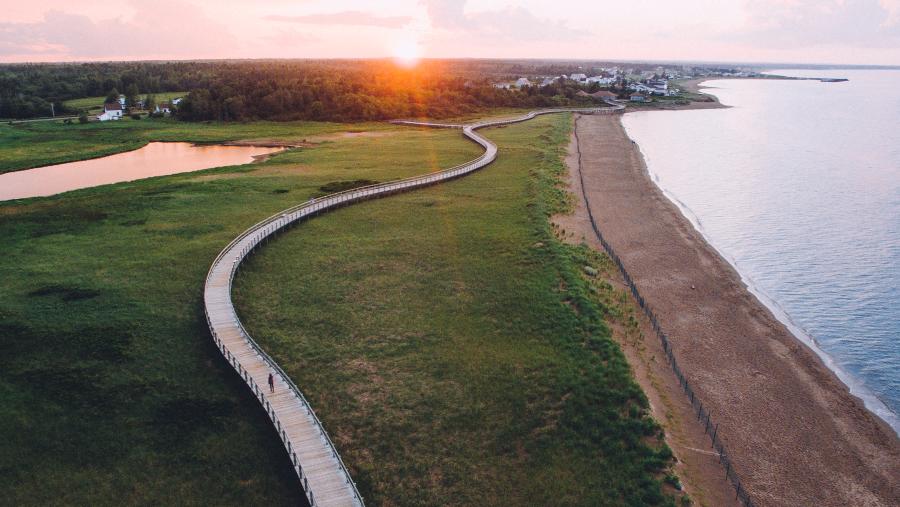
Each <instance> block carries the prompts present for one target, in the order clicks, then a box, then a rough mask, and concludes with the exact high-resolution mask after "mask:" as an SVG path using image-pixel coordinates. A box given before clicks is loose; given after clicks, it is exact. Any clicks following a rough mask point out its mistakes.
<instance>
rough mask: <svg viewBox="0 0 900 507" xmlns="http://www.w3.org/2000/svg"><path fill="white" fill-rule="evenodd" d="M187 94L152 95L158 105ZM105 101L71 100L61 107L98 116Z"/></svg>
mask: <svg viewBox="0 0 900 507" xmlns="http://www.w3.org/2000/svg"><path fill="white" fill-rule="evenodd" d="M187 93H188V92H161V93H154V94H153V96H154V97H156V103H157V104H160V103H162V102H168V101H170V100H172V99H177V98H178V97H184V96H186V95H187ZM146 96H147V95H146V94H143V93H142V94H141V95H140V98H142V99H143V98H144V97H146ZM105 100H106V96H105V95H104V96H102V97H84V98H80V99H71V100H67V101H65V102H63V105H64V106H66V107H67V108H69V109H72V110H80V111H85V112H86V113H88V114H100V113H102V112H103V102H104V101H105Z"/></svg>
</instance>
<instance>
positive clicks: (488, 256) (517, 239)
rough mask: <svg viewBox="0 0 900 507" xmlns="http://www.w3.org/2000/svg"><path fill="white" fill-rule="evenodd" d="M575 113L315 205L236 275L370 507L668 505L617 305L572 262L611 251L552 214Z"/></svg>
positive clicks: (268, 343) (241, 294)
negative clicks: (469, 167)
mask: <svg viewBox="0 0 900 507" xmlns="http://www.w3.org/2000/svg"><path fill="white" fill-rule="evenodd" d="M570 121H571V120H570V118H568V117H567V116H564V115H558V116H555V117H542V118H539V119H537V120H533V121H531V122H528V123H525V124H519V125H515V126H510V127H506V128H501V129H493V130H489V131H487V132H486V135H487V136H489V137H491V138H492V139H494V140H496V141H497V142H498V144H499V146H500V150H501V151H500V153H501V155H500V159H499V160H498V162H497V163H495V164H494V165H492V166H490V167H489V168H487V169H486V170H484V171H483V172H480V173H477V174H475V175H472V176H469V177H466V178H464V179H462V180H458V181H455V182H452V183H449V184H446V185H442V186H438V187H433V188H430V189H426V190H422V191H417V192H414V193H411V194H404V195H399V196H394V197H391V198H389V199H385V200H379V201H374V202H369V203H364V204H361V205H356V206H352V207H350V208H346V209H341V210H339V211H337V212H334V213H330V214H327V215H325V216H323V217H321V218H317V219H315V220H313V221H311V222H309V223H307V224H304V225H302V226H301V227H300V228H298V229H295V230H294V231H293V232H291V233H290V234H288V235H286V236H283V237H282V238H281V239H279V240H277V241H275V242H273V243H271V244H270V245H269V246H267V247H266V248H265V249H263V250H262V251H261V252H260V253H259V254H257V255H256V256H254V257H252V258H251V260H250V261H249V264H248V265H247V267H246V268H244V269H243V270H242V271H241V272H240V274H239V277H238V280H237V283H236V288H235V293H236V298H235V299H236V304H237V306H238V312H239V314H240V315H242V318H243V319H244V321H245V323H246V325H247V327H248V329H249V330H250V332H251V334H252V335H253V336H255V337H256V339H257V340H258V341H259V342H260V343H261V344H262V345H263V347H264V348H266V349H267V350H268V351H270V352H271V353H272V354H273V356H274V357H275V358H276V360H278V361H279V363H280V364H281V365H282V366H283V367H284V368H285V369H286V370H287V371H288V373H289V374H290V375H291V376H292V378H294V380H295V381H297V384H298V385H299V386H300V387H301V389H303V390H304V392H305V393H306V394H307V396H308V397H309V399H310V400H311V402H312V403H313V406H315V407H316V408H317V410H318V413H319V414H320V417H321V418H322V419H323V421H324V423H325V425H326V427H328V428H329V429H330V432H331V433H332V435H333V437H334V439H335V442H336V445H337V446H338V448H339V450H340V452H341V454H342V456H343V457H344V459H345V461H346V462H347V463H348V466H349V467H350V468H351V471H352V472H353V474H354V477H355V478H356V480H357V482H358V484H359V487H360V489H361V492H362V494H363V496H364V497H366V498H367V499H368V500H369V501H371V502H372V503H373V504H374V505H416V506H419V505H435V506H438V505H656V504H666V503H671V502H672V499H671V498H669V497H665V496H663V495H662V494H661V486H660V484H659V483H658V482H657V480H656V479H655V478H654V474H656V473H658V472H660V471H662V470H663V469H665V468H666V467H667V466H668V464H669V457H670V454H669V451H668V449H667V448H666V447H665V446H664V445H660V444H659V442H658V441H657V436H658V435H659V434H658V430H657V428H656V425H655V423H654V422H652V421H651V420H650V419H648V418H647V417H646V415H645V413H646V401H645V399H644V396H643V394H642V393H641V392H640V390H639V388H638V387H637V386H636V384H635V383H634V382H633V380H632V378H631V375H630V371H629V368H628V366H627V364H626V362H625V360H624V358H623V356H622V354H621V352H620V350H619V349H618V347H617V346H616V345H615V344H614V343H613V342H612V341H611V339H610V333H609V328H608V327H607V325H606V323H605V320H606V319H614V318H616V317H615V316H617V315H623V313H622V311H621V309H619V308H618V307H617V306H616V305H617V304H618V303H616V302H615V301H614V300H615V298H614V297H610V295H611V292H612V288H611V287H610V286H606V285H603V284H602V283H601V282H596V283H594V282H592V281H591V280H590V277H586V276H584V275H583V273H584V270H583V267H584V266H585V265H594V266H595V267H600V268H605V267H608V266H605V265H604V261H603V259H602V258H601V257H600V256H598V255H596V254H591V253H589V251H588V250H587V249H586V248H585V249H581V248H573V247H567V246H564V245H562V244H561V243H560V242H558V241H557V240H556V239H555V237H554V235H553V234H552V232H551V228H550V226H549V223H548V214H549V213H551V212H554V211H559V210H561V209H563V208H565V207H566V205H567V199H566V198H565V195H566V194H564V193H562V192H561V191H560V190H559V188H558V187H557V186H556V183H557V179H556V177H557V176H558V175H559V174H560V172H561V171H562V165H561V162H560V154H561V151H560V150H561V146H564V144H565V143H566V141H567V139H568V133H569V132H570ZM592 287H593V288H592ZM601 295H602V296H603V297H601ZM604 299H605V303H604V302H603V301H604Z"/></svg>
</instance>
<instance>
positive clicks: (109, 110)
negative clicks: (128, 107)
mask: <svg viewBox="0 0 900 507" xmlns="http://www.w3.org/2000/svg"><path fill="white" fill-rule="evenodd" d="M121 117H122V104H120V103H119V102H107V103H106V104H103V113H101V114H100V115H98V116H97V119H98V120H100V121H109V120H118V119H119V118H121Z"/></svg>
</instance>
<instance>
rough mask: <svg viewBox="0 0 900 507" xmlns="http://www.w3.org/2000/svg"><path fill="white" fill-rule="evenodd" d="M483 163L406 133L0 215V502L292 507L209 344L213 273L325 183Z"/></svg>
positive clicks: (431, 137)
mask: <svg viewBox="0 0 900 507" xmlns="http://www.w3.org/2000/svg"><path fill="white" fill-rule="evenodd" d="M163 124H164V125H167V123H166V122H164V123H163ZM126 125H127V124H126V123H124V122H123V123H122V125H116V126H114V127H113V128H114V129H124V130H126V131H127V130H128V128H127V126H126ZM209 127H210V126H207V128H209ZM211 127H212V128H213V129H216V128H218V129H219V131H220V132H223V133H231V132H234V131H235V130H240V129H246V131H248V132H252V133H253V134H254V135H256V134H258V133H260V132H265V133H266V135H282V136H284V137H290V136H294V135H302V134H303V131H302V128H304V127H303V126H302V125H297V124H293V125H292V124H284V125H276V124H271V125H270V124H261V125H243V126H242V125H234V126H221V127H219V126H215V125H213V126H211ZM298 127H300V128H298ZM338 128H339V127H337V126H331V125H328V124H325V125H321V126H316V125H310V126H309V127H306V129H307V132H322V131H326V130H336V129H338ZM344 128H346V127H344ZM166 129H167V130H165V131H167V132H175V134H172V135H178V132H179V130H177V129H182V130H180V132H193V133H195V134H196V135H198V136H200V135H203V131H202V127H201V126H193V125H186V126H182V125H179V124H173V125H171V126H167V127H166ZM36 130H38V131H39V132H40V131H41V130H42V129H40V128H39V129H36ZM357 130H358V129H357ZM298 131H299V132H298ZM137 132H140V131H137ZM207 134H208V133H207ZM121 135H122V137H123V138H125V133H124V132H123V133H122V134H121ZM209 135H210V136H211V135H213V134H209ZM0 153H5V149H0ZM478 153H479V150H478V148H477V146H475V145H473V144H471V143H468V142H466V141H464V140H463V139H462V137H461V135H460V133H459V132H456V131H447V130H421V129H409V128H406V129H400V128H395V130H394V131H393V132H392V133H390V134H389V135H382V136H380V137H379V136H368V137H367V136H359V137H337V138H335V139H333V140H331V141H328V142H324V143H321V144H317V145H315V146H313V147H310V148H304V149H299V150H293V151H289V152H287V153H284V154H281V155H278V156H275V157H272V158H271V159H269V160H268V161H267V162H265V163H262V164H255V165H247V166H241V167H234V168H224V169H218V170H208V171H202V172H196V173H187V174H180V175H173V176H166V177H161V178H153V179H147V180H142V181H135V182H128V183H121V184H117V185H112V186H105V187H100V188H93V189H83V190H77V191H74V192H70V193H67V194H63V195H60V196H55V197H49V198H37V199H28V200H21V201H11V202H6V203H0V237H2V238H3V241H2V242H0V255H2V258H3V259H4V262H3V263H2V264H0V279H2V280H3V284H2V285H0V327H2V329H0V348H2V350H3V354H2V355H0V434H2V435H3V436H4V438H3V439H2V440H0V471H2V472H0V490H2V491H3V502H2V503H9V504H12V505H47V504H74V505H114V504H115V505H121V504H143V505H153V504H156V505H168V504H172V503H178V504H185V505H190V504H198V505H199V504H203V505H208V504H209V503H211V502H212V503H215V504H223V505H229V504H241V505H296V504H297V503H298V502H300V496H301V495H300V493H299V483H298V481H297V480H296V477H295V476H294V475H292V472H291V466H290V462H289V461H288V459H287V457H286V453H284V451H283V449H282V448H281V445H280V442H279V441H278V439H277V436H276V435H275V433H274V431H273V430H272V428H271V425H270V424H269V422H268V419H267V418H266V417H265V414H264V412H263V411H262V410H260V409H259V407H258V404H257V402H256V401H255V400H254V399H253V397H252V396H251V395H250V394H249V392H248V391H247V389H246V387H245V386H244V385H243V384H242V383H241V382H240V381H239V379H238V377H237V376H236V375H235V374H234V373H233V371H232V370H231V369H230V367H229V366H228V365H227V364H226V363H225V362H224V361H223V360H222V359H221V358H220V355H219V353H218V352H217V350H216V349H215V347H214V346H213V345H212V341H211V339H210V337H209V331H208V329H207V328H206V325H205V321H204V318H203V311H202V287H203V280H204V277H205V275H206V271H207V269H208V268H209V264H210V263H211V262H212V259H213V258H214V257H215V255H216V254H217V253H218V251H219V250H220V249H221V248H222V247H223V246H224V245H225V244H226V243H228V241H230V240H231V238H233V237H234V236H235V235H237V234H238V233H240V232H241V231H242V230H243V229H244V228H246V227H247V226H249V225H251V224H253V223H255V222H256V221H258V220H259V219H261V218H263V217H265V216H268V215H270V214H272V213H275V212H277V211H279V210H281V209H284V208H286V207H289V206H291V205H293V204H296V203H298V202H302V201H304V200H306V199H308V197H309V196H311V195H313V194H315V193H316V192H319V189H320V187H323V186H325V185H328V184H329V183H332V182H335V181H344V180H354V179H370V180H376V181H385V180H388V179H392V178H398V177H404V176H410V175H413V174H419V173H422V172H425V171H428V170H434V169H437V168H439V167H445V166H450V165H453V164H456V163H459V162H462V161H465V160H468V159H471V158H473V157H475V156H476V155H477V154H478ZM297 234H298V235H300V234H301V231H300V230H298V231H297Z"/></svg>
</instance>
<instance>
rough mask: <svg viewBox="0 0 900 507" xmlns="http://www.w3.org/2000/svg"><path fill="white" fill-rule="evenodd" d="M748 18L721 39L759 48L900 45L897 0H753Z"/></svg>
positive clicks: (898, 5) (899, 6)
mask: <svg viewBox="0 0 900 507" xmlns="http://www.w3.org/2000/svg"><path fill="white" fill-rule="evenodd" d="M745 11H746V13H747V23H746V24H745V26H744V27H743V28H741V29H739V30H738V31H736V32H734V33H731V34H726V35H725V36H724V38H725V39H729V40H735V41H737V42H744V43H750V44H753V45H754V46H757V47H765V48H778V49H796V48H806V47H811V46H828V45H835V46H837V45H841V46H853V47H869V48H876V47H878V48H898V47H900V23H898V21H900V1H898V0H753V1H747V2H746V3H745Z"/></svg>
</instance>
